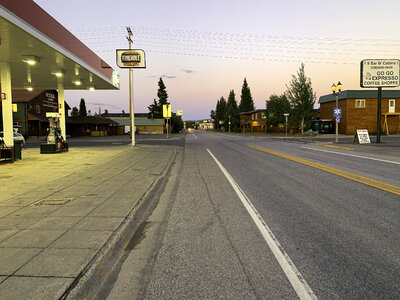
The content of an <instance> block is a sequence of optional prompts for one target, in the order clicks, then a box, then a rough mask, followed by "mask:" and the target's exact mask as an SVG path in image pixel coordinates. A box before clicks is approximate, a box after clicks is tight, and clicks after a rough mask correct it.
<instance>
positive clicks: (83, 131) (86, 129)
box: [66, 116, 124, 136]
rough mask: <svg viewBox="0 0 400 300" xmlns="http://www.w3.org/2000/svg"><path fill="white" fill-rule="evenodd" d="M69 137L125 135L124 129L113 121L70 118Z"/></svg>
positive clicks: (96, 118)
mask: <svg viewBox="0 0 400 300" xmlns="http://www.w3.org/2000/svg"><path fill="white" fill-rule="evenodd" d="M66 123H67V135H69V136H107V135H120V134H124V127H123V126H122V127H121V126H119V124H118V123H117V122H115V121H113V120H110V119H107V118H103V117H100V116H86V117H68V118H67V119H66Z"/></svg>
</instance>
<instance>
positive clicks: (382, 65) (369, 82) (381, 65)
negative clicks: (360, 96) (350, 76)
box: [360, 59, 400, 88]
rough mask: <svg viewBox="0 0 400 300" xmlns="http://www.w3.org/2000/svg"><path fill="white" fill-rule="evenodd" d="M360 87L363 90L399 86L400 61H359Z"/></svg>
mask: <svg viewBox="0 0 400 300" xmlns="http://www.w3.org/2000/svg"><path fill="white" fill-rule="evenodd" d="M360 85H361V87H364V88H376V87H397V86H399V85H400V60H398V59H364V60H363V61H361V76H360Z"/></svg>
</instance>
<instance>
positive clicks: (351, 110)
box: [318, 89, 400, 134]
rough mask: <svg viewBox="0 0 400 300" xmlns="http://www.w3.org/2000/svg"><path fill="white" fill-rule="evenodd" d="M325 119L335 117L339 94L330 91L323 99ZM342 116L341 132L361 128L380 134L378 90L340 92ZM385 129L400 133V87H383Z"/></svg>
mask: <svg viewBox="0 0 400 300" xmlns="http://www.w3.org/2000/svg"><path fill="white" fill-rule="evenodd" d="M318 102H319V104H320V117H321V119H331V120H333V121H334V120H335V118H334V116H333V108H334V107H335V105H336V96H335V95H333V94H328V95H324V96H321V97H320V98H319V101H318ZM338 103H339V105H338V106H339V107H340V108H341V109H342V116H341V118H340V123H339V133H340V134H354V133H355V131H356V130H357V129H368V131H369V132H370V133H376V130H377V119H378V117H377V114H378V91H377V89H374V90H371V89H369V90H348V91H342V92H341V94H340V95H339V101H338ZM381 113H382V115H381V128H382V132H385V133H387V134H394V133H400V90H385V89H383V90H382V104H381Z"/></svg>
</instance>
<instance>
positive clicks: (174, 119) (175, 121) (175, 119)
mask: <svg viewBox="0 0 400 300" xmlns="http://www.w3.org/2000/svg"><path fill="white" fill-rule="evenodd" d="M171 126H172V132H173V133H179V132H180V131H181V130H182V129H183V121H182V117H181V116H177V115H176V113H173V112H171Z"/></svg>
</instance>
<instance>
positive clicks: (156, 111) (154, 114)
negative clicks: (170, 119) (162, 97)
mask: <svg viewBox="0 0 400 300" xmlns="http://www.w3.org/2000/svg"><path fill="white" fill-rule="evenodd" d="M147 108H148V109H149V118H152V119H154V118H162V117H163V113H162V106H160V105H159V104H158V102H157V100H156V99H154V100H153V104H151V105H149V106H147Z"/></svg>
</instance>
